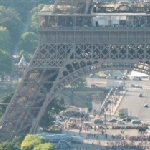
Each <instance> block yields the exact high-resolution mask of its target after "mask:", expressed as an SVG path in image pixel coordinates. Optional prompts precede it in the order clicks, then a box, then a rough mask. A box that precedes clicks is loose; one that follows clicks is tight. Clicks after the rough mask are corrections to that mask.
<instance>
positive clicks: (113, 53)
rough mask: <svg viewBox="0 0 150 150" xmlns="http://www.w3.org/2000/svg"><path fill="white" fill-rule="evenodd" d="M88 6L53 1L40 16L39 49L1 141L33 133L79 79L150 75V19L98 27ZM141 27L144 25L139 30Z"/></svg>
mask: <svg viewBox="0 0 150 150" xmlns="http://www.w3.org/2000/svg"><path fill="white" fill-rule="evenodd" d="M93 5H94V4H93V3H92V1H91V0H56V1H55V4H54V5H51V6H45V7H44V9H43V10H42V11H41V12H40V13H39V36H40V40H39V46H38V48H37V50H36V51H35V54H34V56H33V58H32V60H31V62H30V65H29V67H28V68H27V69H26V71H25V74H24V76H23V78H22V82H21V84H20V85H19V87H18V89H17V90H16V91H15V94H14V96H13V97H12V99H11V102H10V104H9V105H8V107H7V109H6V112H5V114H4V116H3V117H2V119H1V129H0V141H4V140H6V139H11V138H13V137H14V136H19V135H26V134H27V133H36V131H37V128H38V123H39V121H40V118H41V117H42V115H43V113H44V111H45V110H46V107H47V106H48V104H49V103H50V101H51V100H52V99H53V98H54V97H55V95H56V94H57V93H59V92H60V91H61V90H62V89H63V88H64V87H65V86H66V85H68V84H69V83H71V82H73V81H75V80H76V79H77V78H80V77H82V76H85V75H88V74H90V73H91V72H97V71H99V70H111V69H112V70H114V69H124V70H132V69H135V70H139V71H141V72H145V73H147V74H150V69H149V59H150V27H149V23H150V16H149V14H144V13H140V14H136V15H135V14H134V13H132V14H128V13H126V14H112V13H110V14H109V18H110V19H111V18H112V17H114V16H117V17H118V16H121V15H123V16H125V17H124V18H125V19H124V21H119V24H118V25H117V26H115V25H114V23H113V21H114V20H106V21H108V22H107V24H105V25H103V26H101V25H99V24H98V23H97V22H96V24H95V23H94V18H95V17H97V16H108V14H100V13H92V9H93V7H92V6H93ZM143 24H144V25H143Z"/></svg>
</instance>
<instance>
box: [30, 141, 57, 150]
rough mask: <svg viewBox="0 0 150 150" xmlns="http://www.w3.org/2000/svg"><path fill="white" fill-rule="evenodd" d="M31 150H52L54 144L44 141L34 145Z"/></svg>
mask: <svg viewBox="0 0 150 150" xmlns="http://www.w3.org/2000/svg"><path fill="white" fill-rule="evenodd" d="M33 150H54V146H53V144H51V143H44V144H39V145H37V146H35V147H34V149H33Z"/></svg>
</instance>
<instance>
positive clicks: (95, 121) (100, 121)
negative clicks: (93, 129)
mask: <svg viewBox="0 0 150 150" xmlns="http://www.w3.org/2000/svg"><path fill="white" fill-rule="evenodd" d="M94 123H95V124H103V120H101V119H95V120H94Z"/></svg>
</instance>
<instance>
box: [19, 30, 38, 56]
mask: <svg viewBox="0 0 150 150" xmlns="http://www.w3.org/2000/svg"><path fill="white" fill-rule="evenodd" d="M21 38H22V42H21V49H23V50H25V52H28V53H33V52H34V51H35V49H36V48H37V46H38V36H37V34H35V33H33V32H25V33H23V34H22V36H21Z"/></svg>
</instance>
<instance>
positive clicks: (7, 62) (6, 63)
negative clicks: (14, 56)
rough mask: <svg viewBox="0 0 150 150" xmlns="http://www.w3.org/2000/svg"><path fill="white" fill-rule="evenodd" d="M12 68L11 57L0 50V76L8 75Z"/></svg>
mask: <svg viewBox="0 0 150 150" xmlns="http://www.w3.org/2000/svg"><path fill="white" fill-rule="evenodd" d="M11 67H12V60H11V56H10V55H9V54H8V53H7V52H6V51H4V50H1V49H0V74H3V72H5V73H10V71H11Z"/></svg>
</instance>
